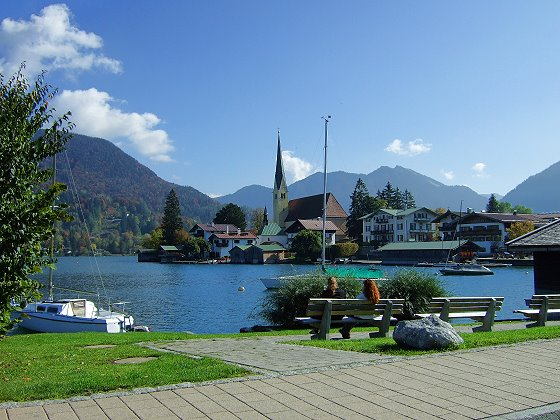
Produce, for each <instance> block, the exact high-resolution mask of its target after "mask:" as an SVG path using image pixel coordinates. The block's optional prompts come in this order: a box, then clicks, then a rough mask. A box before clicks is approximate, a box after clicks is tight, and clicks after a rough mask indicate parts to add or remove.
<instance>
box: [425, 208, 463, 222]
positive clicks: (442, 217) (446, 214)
mask: <svg viewBox="0 0 560 420" xmlns="http://www.w3.org/2000/svg"><path fill="white" fill-rule="evenodd" d="M460 215H461V213H460V212H458V211H452V210H447V211H446V212H445V213H442V214H440V215H439V216H438V217H436V218H435V219H434V220H432V223H439V222H440V221H441V220H443V219H445V218H446V217H448V216H456V217H457V218H459V217H460ZM463 215H464V214H463Z"/></svg>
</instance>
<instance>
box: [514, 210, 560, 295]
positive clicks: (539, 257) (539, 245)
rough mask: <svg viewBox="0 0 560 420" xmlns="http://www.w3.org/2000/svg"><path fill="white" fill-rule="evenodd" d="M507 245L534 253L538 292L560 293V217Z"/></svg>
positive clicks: (536, 289)
mask: <svg viewBox="0 0 560 420" xmlns="http://www.w3.org/2000/svg"><path fill="white" fill-rule="evenodd" d="M506 245H507V248H508V250H510V251H511V252H523V253H532V254H533V260H534V284H535V293H536V294H550V293H560V219H558V220H556V221H553V222H551V223H549V224H547V225H544V226H541V227H540V228H537V229H535V230H534V231H532V232H529V233H527V234H525V235H523V236H520V237H519V238H515V239H513V240H511V241H509V242H508V243H507V244H506Z"/></svg>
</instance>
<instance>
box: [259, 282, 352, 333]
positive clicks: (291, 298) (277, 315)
mask: <svg viewBox="0 0 560 420" xmlns="http://www.w3.org/2000/svg"><path fill="white" fill-rule="evenodd" d="M327 279H328V276H327V275H325V274H323V273H321V272H312V273H309V274H306V275H303V276H298V277H295V278H294V279H292V280H289V281H286V282H285V283H284V284H283V285H282V286H281V287H280V288H279V289H275V290H271V291H269V292H268V293H267V295H266V296H265V297H264V299H263V300H262V304H261V308H260V310H259V312H258V315H259V316H260V317H261V318H263V319H265V320H266V321H268V322H270V323H271V324H274V325H282V326H286V327H291V326H294V325H295V324H296V323H295V322H294V318H295V317H298V316H305V311H306V309H307V303H308V302H309V298H312V297H319V296H320V295H321V293H322V292H323V290H325V287H326V286H327ZM337 280H338V287H339V288H340V289H344V290H346V293H347V295H348V298H354V297H356V296H357V295H358V294H360V292H361V291H362V282H361V281H359V280H356V279H353V278H337Z"/></svg>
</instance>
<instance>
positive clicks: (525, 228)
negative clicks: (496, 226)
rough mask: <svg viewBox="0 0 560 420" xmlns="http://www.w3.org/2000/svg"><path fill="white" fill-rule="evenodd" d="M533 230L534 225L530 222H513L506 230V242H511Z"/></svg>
mask: <svg viewBox="0 0 560 420" xmlns="http://www.w3.org/2000/svg"><path fill="white" fill-rule="evenodd" d="M534 230H535V224H534V223H533V222H531V221H524V222H515V223H512V224H511V226H510V227H509V228H508V229H507V233H508V240H510V241H511V240H513V239H515V238H519V237H520V236H523V235H525V234H526V233H529V232H532V231H534Z"/></svg>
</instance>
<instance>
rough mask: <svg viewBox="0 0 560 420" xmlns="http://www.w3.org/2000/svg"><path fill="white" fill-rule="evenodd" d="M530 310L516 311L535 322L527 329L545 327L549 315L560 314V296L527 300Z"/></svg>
mask: <svg viewBox="0 0 560 420" xmlns="http://www.w3.org/2000/svg"><path fill="white" fill-rule="evenodd" d="M525 304H526V305H527V306H528V307H529V309H516V310H515V311H513V312H515V313H519V314H523V315H525V316H526V317H527V318H529V319H531V320H534V321H535V322H534V323H532V324H527V327H544V326H545V324H546V320H547V319H548V315H549V314H553V313H560V295H533V296H532V297H531V299H525Z"/></svg>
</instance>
